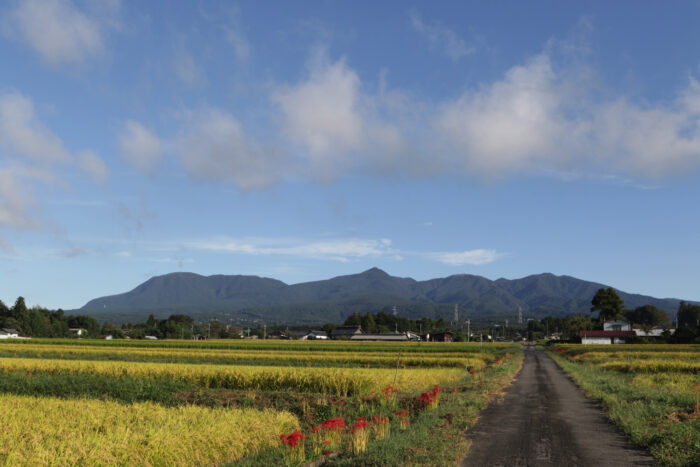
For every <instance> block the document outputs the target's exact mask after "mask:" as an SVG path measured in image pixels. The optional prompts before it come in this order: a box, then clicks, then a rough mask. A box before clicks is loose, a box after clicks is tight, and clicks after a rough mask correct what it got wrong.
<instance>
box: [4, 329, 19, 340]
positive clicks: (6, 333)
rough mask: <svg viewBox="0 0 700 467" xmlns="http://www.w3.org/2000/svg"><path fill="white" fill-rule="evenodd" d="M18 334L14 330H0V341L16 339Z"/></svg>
mask: <svg viewBox="0 0 700 467" xmlns="http://www.w3.org/2000/svg"><path fill="white" fill-rule="evenodd" d="M18 337H19V332H17V331H15V330H14V329H6V328H4V329H0V339H17V338H18Z"/></svg>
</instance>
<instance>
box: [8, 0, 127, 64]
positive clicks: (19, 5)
mask: <svg viewBox="0 0 700 467" xmlns="http://www.w3.org/2000/svg"><path fill="white" fill-rule="evenodd" d="M94 3H95V4H94V5H92V6H91V8H89V9H87V10H86V11H81V10H80V9H79V8H77V7H76V6H75V4H74V3H73V2H72V1H71V0H20V1H18V2H16V7H15V8H14V9H12V10H11V11H10V12H9V13H8V15H7V16H6V19H5V21H3V23H2V30H3V32H4V34H5V35H7V36H10V37H13V38H16V39H18V40H21V41H24V42H26V43H27V44H28V45H29V46H30V47H31V48H33V49H34V51H35V52H36V53H37V54H39V56H40V57H41V58H42V60H44V61H45V62H48V63H50V64H59V63H79V62H83V61H85V60H87V59H89V58H92V57H95V56H98V55H100V54H101V53H102V52H103V51H104V48H105V40H106V35H107V32H108V31H109V30H111V29H114V28H116V27H118V26H119V21H118V20H117V17H118V12H119V1H111V2H94Z"/></svg>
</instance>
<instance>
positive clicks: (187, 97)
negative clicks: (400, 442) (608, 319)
mask: <svg viewBox="0 0 700 467" xmlns="http://www.w3.org/2000/svg"><path fill="white" fill-rule="evenodd" d="M699 259H700V3H699V2H697V1H677V2H673V3H672V4H668V3H663V2H637V1H619V2H610V1H603V2H595V1H590V2H570V1H563V2H562V1H532V2H520V1H513V2H470V1H463V0H462V1H455V2H448V1H444V2H413V3H411V2H407V1H383V2H374V1H352V2H350V1H347V2H341V1H311V0H309V1H304V2H287V1H279V2H276V1H263V2H261V1H240V2H229V1H214V0H212V1H200V2H197V1H186V2H185V1H182V2H173V1H156V0H154V1H149V2H140V1H127V0H122V1H120V0H101V1H98V0H94V1H92V0H89V1H81V0H8V1H5V2H1V3H0V299H1V300H3V301H5V302H6V303H8V304H11V303H14V300H15V299H16V298H17V297H18V296H23V297H25V299H26V301H27V303H29V304H31V305H40V306H45V307H49V308H58V307H61V308H64V309H73V308H77V307H80V306H82V305H84V304H85V303H86V302H87V301H88V300H90V299H92V298H96V297H99V296H103V295H111V294H116V293H122V292H126V291H128V290H131V289H132V288H134V287H135V286H137V285H138V284H140V283H141V282H143V281H145V280H147V279H148V278H150V277H152V276H155V275H160V274H166V273H170V272H177V271H190V272H195V273H198V274H202V275H212V274H243V275H248V274H250V275H259V276H264V277H274V278H277V279H280V280H283V281H285V282H287V283H290V284H292V283H298V282H305V281H311V280H320V279H326V278H330V277H334V276H338V275H344V274H353V273H358V272H361V271H364V270H366V269H369V268H371V267H379V268H381V269H383V270H385V271H386V272H388V273H389V274H391V275H394V276H401V277H413V278H415V279H418V280H425V279H430V278H435V277H445V276H449V275H453V274H476V275H481V276H485V277H488V278H490V279H497V278H500V277H505V278H509V279H514V278H520V277H524V276H527V275H530V274H538V273H542V272H551V273H554V274H557V275H570V276H574V277H578V278H581V279H586V280H592V281H596V282H601V283H604V284H606V285H611V286H613V287H616V288H618V289H620V290H623V291H626V292H631V293H640V294H646V295H653V296H656V297H675V298H682V299H688V300H700V287H699V284H700V280H699V279H700V276H699V275H698V260H699Z"/></svg>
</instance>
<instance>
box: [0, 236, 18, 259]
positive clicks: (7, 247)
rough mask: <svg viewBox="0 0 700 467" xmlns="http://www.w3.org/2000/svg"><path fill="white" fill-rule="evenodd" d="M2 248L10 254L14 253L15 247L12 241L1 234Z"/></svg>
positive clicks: (0, 248) (0, 242) (0, 247)
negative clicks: (11, 243)
mask: <svg viewBox="0 0 700 467" xmlns="http://www.w3.org/2000/svg"><path fill="white" fill-rule="evenodd" d="M0 250H2V251H4V252H5V253H6V254H8V255H14V254H15V253H16V252H15V249H14V248H13V247H12V245H10V242H8V241H7V239H6V238H5V237H3V236H0Z"/></svg>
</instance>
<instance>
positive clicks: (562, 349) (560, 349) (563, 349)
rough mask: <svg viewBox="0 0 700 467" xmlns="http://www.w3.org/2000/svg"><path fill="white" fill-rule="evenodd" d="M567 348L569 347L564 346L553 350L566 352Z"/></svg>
mask: <svg viewBox="0 0 700 467" xmlns="http://www.w3.org/2000/svg"><path fill="white" fill-rule="evenodd" d="M567 350H569V349H565V348H563V347H562V348H559V349H554V350H552V352H566V351H567Z"/></svg>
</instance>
